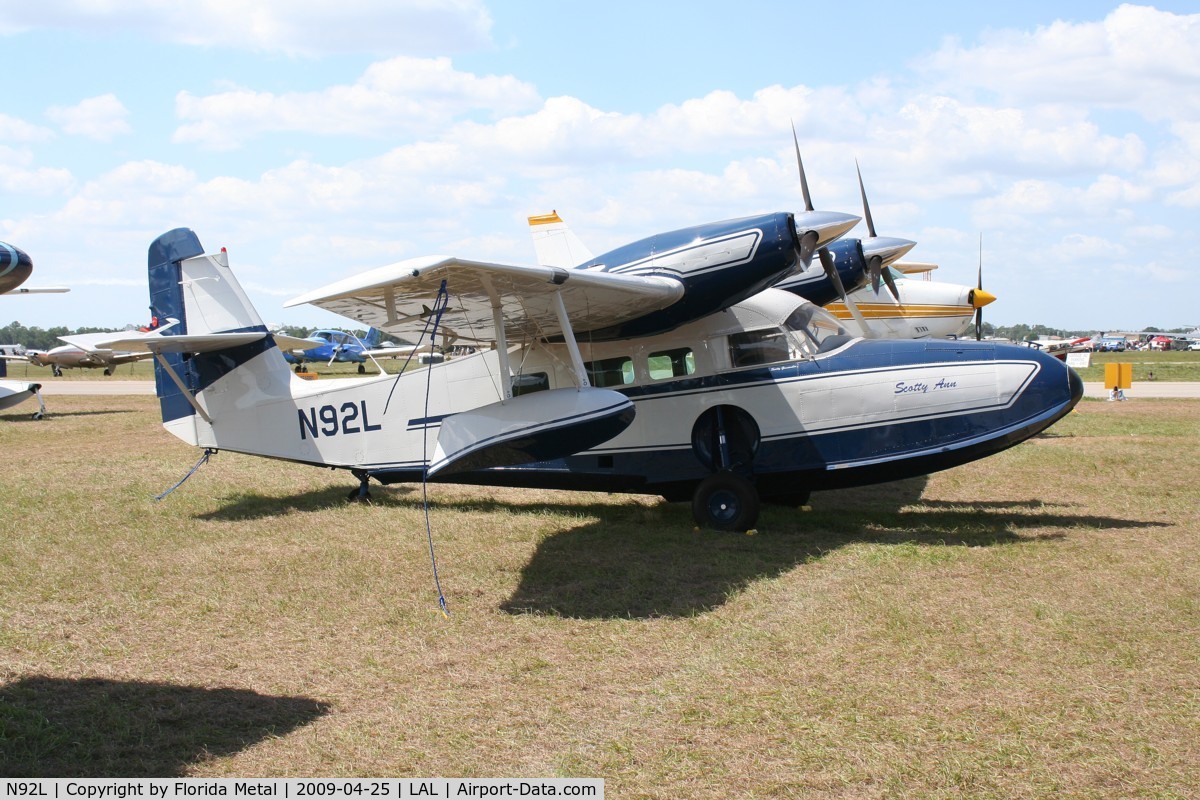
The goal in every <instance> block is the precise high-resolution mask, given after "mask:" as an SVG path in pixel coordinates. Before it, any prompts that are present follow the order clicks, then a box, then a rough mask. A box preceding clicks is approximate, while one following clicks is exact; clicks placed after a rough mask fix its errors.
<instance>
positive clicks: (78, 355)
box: [24, 333, 150, 378]
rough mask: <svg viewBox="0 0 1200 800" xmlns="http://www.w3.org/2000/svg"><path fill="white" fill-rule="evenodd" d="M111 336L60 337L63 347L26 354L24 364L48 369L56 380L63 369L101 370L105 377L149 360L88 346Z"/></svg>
mask: <svg viewBox="0 0 1200 800" xmlns="http://www.w3.org/2000/svg"><path fill="white" fill-rule="evenodd" d="M112 337H113V334H112V333H85V334H77V335H75V336H60V337H59V338H60V339H61V340H63V341H64V342H67V344H64V345H60V346H58V347H52V348H50V349H49V350H26V351H25V355H24V360H25V361H28V362H29V363H30V364H33V365H34V366H35V367H50V372H51V374H53V375H54V377H56V378H57V377H60V376H61V375H62V371H63V370H64V369H102V370H104V374H105V375H112V374H113V370H114V369H116V368H117V367H119V366H121V365H123V364H132V363H133V362H135V361H142V360H144V359H147V358H150V354H149V353H128V352H122V351H117V350H109V349H107V348H94V347H90V343H91V342H96V341H103V340H105V339H111V338H112Z"/></svg>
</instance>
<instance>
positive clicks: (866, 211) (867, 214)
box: [854, 158, 875, 239]
mask: <svg viewBox="0 0 1200 800" xmlns="http://www.w3.org/2000/svg"><path fill="white" fill-rule="evenodd" d="M854 169H855V171H856V172H858V193H859V194H860V195H862V201H863V218H864V219H865V220H866V221H867V234H868V235H869V236H870V237H871V238H872V239H874V238H875V221H874V220H872V219H871V206H870V205H868V203H867V187H866V186H864V185H863V179H862V168H861V167H859V166H858V159H857V158H856V159H854Z"/></svg>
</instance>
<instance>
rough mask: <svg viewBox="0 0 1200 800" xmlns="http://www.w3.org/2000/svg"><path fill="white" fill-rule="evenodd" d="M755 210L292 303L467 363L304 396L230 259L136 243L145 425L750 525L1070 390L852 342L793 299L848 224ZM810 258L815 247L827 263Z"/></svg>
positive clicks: (1028, 360) (1052, 380)
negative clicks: (676, 508) (570, 261)
mask: <svg viewBox="0 0 1200 800" xmlns="http://www.w3.org/2000/svg"><path fill="white" fill-rule="evenodd" d="M805 199H806V206H807V209H806V210H805V211H801V212H797V213H794V214H793V213H787V212H778V213H768V214H761V215H758V216H753V217H746V218H742V219H735V220H729V221H725V222H718V223H712V224H708V225H701V226H697V227H692V228H686V229H683V230H678V231H673V232H670V233H663V234H658V235H656V236H652V237H649V238H647V239H643V240H641V241H638V242H634V243H632V244H629V245H626V246H624V247H621V248H619V249H617V250H614V251H612V252H610V253H605V254H603V255H600V256H598V257H596V258H592V259H589V260H588V261H587V262H586V263H583V264H580V265H579V266H577V267H575V268H569V269H567V268H562V267H550V266H521V265H509V264H498V263H492V262H486V261H476V260H468V259H463V258H457V257H452V256H431V257H427V258H415V259H410V260H407V261H402V262H400V263H397V264H392V265H390V266H386V267H382V268H379V269H375V270H373V271H369V272H366V273H363V274H361V275H357V276H355V277H350V278H346V279H345V280H342V281H339V282H337V283H334V284H331V285H329V286H326V287H324V288H322V289H318V290H316V291H314V292H311V293H309V294H305V295H303V296H301V297H297V298H295V299H294V300H292V301H289V303H288V305H299V304H306V303H311V304H313V305H316V306H319V307H321V308H324V309H327V310H330V311H334V312H336V313H339V314H341V315H343V316H345V317H347V318H348V319H350V320H352V321H354V322H355V323H357V324H359V325H362V326H371V327H375V328H379V329H381V330H383V331H385V332H387V333H389V334H394V335H397V336H403V337H405V338H407V339H409V340H419V339H421V337H425V338H424V339H423V340H422V341H424V342H428V341H429V339H428V337H429V336H430V335H432V334H433V330H434V329H436V330H437V333H438V334H440V335H448V336H452V337H453V338H454V341H455V342H457V343H465V344H470V345H473V346H476V347H477V348H478V350H477V352H476V353H475V354H473V355H469V356H465V357H461V358H454V359H449V360H446V361H445V362H443V363H431V364H428V365H422V366H419V367H418V368H414V369H408V370H405V371H403V372H401V373H400V374H381V375H378V376H373V377H367V378H354V379H346V380H333V381H317V382H309V381H305V380H301V379H299V378H296V377H295V376H294V375H293V374H292V371H291V370H290V369H289V368H288V365H287V363H286V362H285V360H284V358H283V355H282V353H281V352H280V349H279V346H277V344H276V340H275V337H273V336H272V334H271V333H270V332H269V331H268V330H267V328H266V327H265V326H264V325H263V322H262V319H261V318H260V317H259V315H258V313H257V312H256V311H255V310H254V308H253V306H252V305H251V303H250V301H249V299H248V298H247V296H246V294H245V293H244V292H243V290H242V288H241V286H240V285H239V284H238V281H237V279H236V278H235V277H234V274H233V271H232V270H231V269H230V267H229V263H228V257H227V255H226V253H225V251H224V250H222V251H221V252H219V253H215V254H207V255H206V254H205V252H204V249H203V248H202V247H201V244H200V241H199V239H198V238H197V237H196V235H195V234H194V233H192V231H190V230H187V229H176V230H173V231H170V232H168V233H166V234H163V235H162V236H160V237H159V238H158V239H157V240H155V241H154V242H153V244H152V245H151V247H150V254H149V282H150V302H151V305H152V307H153V310H154V313H155V314H156V315H157V317H158V318H159V319H160V320H167V319H169V320H171V323H170V324H169V325H168V326H165V327H164V328H163V329H161V330H159V331H155V332H149V333H140V334H134V335H125V336H123V337H122V338H119V339H114V340H113V341H111V342H108V343H107V345H108V346H110V347H114V348H120V349H143V350H145V351H148V352H151V353H153V354H154V355H155V357H156V365H157V366H156V381H157V391H158V396H159V399H160V404H161V409H162V417H163V424H164V426H165V427H166V429H167V430H169V431H170V432H171V433H173V434H174V435H175V436H177V437H179V438H180V439H182V440H183V441H185V442H188V443H189V444H192V445H195V446H197V447H201V448H207V449H210V450H233V451H237V452H241V453H250V454H254V455H259V456H265V457H268V458H275V459H284V460H289V461H295V462H300V463H304V464H311V465H317V466H322V467H334V468H340V469H345V470H347V471H349V472H351V473H353V474H354V475H355V476H356V477H357V478H358V480H359V482H360V486H359V489H357V490H355V492H352V493H351V494H352V495H355V494H365V493H366V491H367V487H368V483H369V482H370V481H372V480H374V481H377V482H379V483H382V484H392V483H397V482H420V481H423V480H428V481H446V482H458V483H470V484H490V485H503V486H522V487H541V488H552V489H586V490H598V491H612V492H634V493H643V494H658V495H662V496H663V497H665V498H666V499H667V500H670V501H689V500H690V501H691V504H692V511H693V514H694V516H695V518H696V521H697V522H698V523H699V524H702V525H705V526H710V527H714V528H718V529H726V530H745V529H748V528H750V527H751V526H753V525H754V524H755V520H756V518H757V515H758V511H759V506H760V502H761V501H767V502H780V503H787V504H792V505H796V504H802V503H804V502H805V501H806V500H807V498H808V495H809V493H810V492H811V491H813V490H816V489H836V488H839V487H845V486H855V485H861V484H869V483H876V482H881V481H891V480H897V479H900V478H905V477H909V476H913V475H920V474H925V473H928V472H932V471H935V470H940V469H945V468H947V467H953V466H955V465H958V464H963V463H965V462H968V461H971V460H974V459H977V458H982V457H984V456H987V455H990V454H992V453H995V452H998V451H1000V450H1003V449H1005V448H1007V447H1011V446H1012V445H1015V444H1017V443H1018V442H1021V441H1022V440H1024V439H1027V438H1028V437H1030V436H1032V435H1034V434H1036V433H1038V432H1039V431H1042V430H1044V429H1045V428H1046V427H1048V426H1049V425H1051V424H1053V423H1054V422H1055V420H1057V419H1059V418H1060V417H1062V416H1063V415H1064V414H1066V413H1067V412H1068V411H1070V410H1071V408H1072V407H1073V406H1074V405H1075V404H1076V403H1077V402H1078V400H1079V399H1080V397H1081V395H1082V393H1083V385H1082V383H1081V382H1080V380H1079V378H1078V377H1077V376H1076V375H1075V373H1074V372H1072V371H1071V370H1070V369H1069V368H1068V367H1066V366H1065V365H1064V364H1063V363H1062V362H1061V361H1059V360H1058V359H1055V358H1052V357H1049V356H1046V355H1043V354H1041V353H1039V352H1037V351H1034V350H1030V349H1028V348H1024V347H1015V346H1006V345H1002V344H993V343H979V342H962V341H955V342H950V341H929V340H925V341H898V340H878V339H876V340H870V339H862V338H858V337H855V336H852V335H850V332H849V331H847V330H846V329H844V328H843V327H842V325H841V324H840V323H839V322H838V321H837V320H836V319H834V318H833V317H832V316H830V315H829V314H828V313H826V312H824V311H823V310H821V309H820V308H819V307H817V306H814V305H812V304H811V303H809V302H808V301H806V300H804V299H803V298H801V297H798V296H796V295H795V294H792V293H789V292H785V291H782V290H779V289H772V288H770V287H772V286H773V285H775V284H776V283H778V282H779V281H780V280H781V279H783V278H784V277H785V276H787V275H790V274H793V273H794V272H795V271H796V270H800V269H804V268H807V267H808V265H809V264H810V263H812V262H813V259H814V256H815V255H817V254H819V251H820V250H821V248H824V247H825V246H826V245H827V244H829V243H830V242H831V241H833V240H835V239H836V238H837V237H839V236H841V235H842V234H844V233H845V232H846V231H848V230H849V229H850V228H851V227H853V225H854V224H855V223H856V222H857V220H858V218H857V217H853V216H850V215H844V214H835V213H830V212H820V211H814V210H812V205H811V201H809V200H808V198H807V192H806V198H805ZM821 255H824V254H821Z"/></svg>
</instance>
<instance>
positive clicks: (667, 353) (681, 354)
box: [646, 347, 696, 381]
mask: <svg viewBox="0 0 1200 800" xmlns="http://www.w3.org/2000/svg"><path fill="white" fill-rule="evenodd" d="M646 368H647V369H648V370H649V372H650V377H651V378H652V379H654V380H656V381H661V380H666V379H667V378H682V377H684V376H687V375H693V374H695V372H696V354H695V353H693V352H692V348H690V347H678V348H676V349H674V350H664V351H662V352H661V353H651V354H650V355H648V356H646Z"/></svg>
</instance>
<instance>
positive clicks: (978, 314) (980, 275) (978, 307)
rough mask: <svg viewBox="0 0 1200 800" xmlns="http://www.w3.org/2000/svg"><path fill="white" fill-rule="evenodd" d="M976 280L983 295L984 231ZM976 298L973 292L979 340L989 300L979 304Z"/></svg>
mask: <svg viewBox="0 0 1200 800" xmlns="http://www.w3.org/2000/svg"><path fill="white" fill-rule="evenodd" d="M975 282H976V288H977V289H978V290H979V292H980V294H981V295H982V293H983V233H982V232H980V234H979V271H978V272H977V273H976V278H975ZM976 299H977V298H976V296H975V295H974V293H972V296H971V304H972V305H974V306H975V341H977V342H978V341H980V340H982V339H983V307H984V306H985V305H987V302H984V303H978V304H977V303H976V302H975V301H976ZM978 299H982V297H980V298H978ZM993 299H994V298H993ZM989 302H990V301H989Z"/></svg>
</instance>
